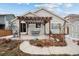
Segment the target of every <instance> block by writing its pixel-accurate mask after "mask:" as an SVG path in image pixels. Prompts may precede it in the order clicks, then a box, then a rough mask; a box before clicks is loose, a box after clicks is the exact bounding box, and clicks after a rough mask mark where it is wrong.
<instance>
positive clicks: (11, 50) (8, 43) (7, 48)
mask: <svg viewBox="0 0 79 59" xmlns="http://www.w3.org/2000/svg"><path fill="white" fill-rule="evenodd" d="M21 42H22V41H19V40H10V39H8V40H6V39H2V40H1V39H0V56H24V55H30V54H28V53H23V52H22V51H21V50H19V47H18V46H19V44H20V43H21Z"/></svg>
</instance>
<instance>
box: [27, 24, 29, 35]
mask: <svg viewBox="0 0 79 59" xmlns="http://www.w3.org/2000/svg"><path fill="white" fill-rule="evenodd" d="M28 28H29V24H28V23H27V35H28Z"/></svg>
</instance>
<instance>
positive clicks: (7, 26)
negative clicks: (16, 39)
mask: <svg viewBox="0 0 79 59" xmlns="http://www.w3.org/2000/svg"><path fill="white" fill-rule="evenodd" d="M14 18H15V16H14V15H5V16H4V20H5V29H9V26H10V24H9V22H10V21H11V20H12V19H14Z"/></svg>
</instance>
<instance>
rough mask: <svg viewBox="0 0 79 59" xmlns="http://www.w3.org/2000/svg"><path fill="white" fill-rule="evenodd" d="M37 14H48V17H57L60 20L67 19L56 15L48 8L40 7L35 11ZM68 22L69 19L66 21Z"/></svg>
mask: <svg viewBox="0 0 79 59" xmlns="http://www.w3.org/2000/svg"><path fill="white" fill-rule="evenodd" d="M34 13H35V14H36V15H38V16H40V17H41V16H44V17H45V16H48V17H52V18H57V19H58V20H60V21H62V20H63V21H66V20H65V19H63V18H62V17H60V16H59V15H56V14H55V13H53V12H51V11H49V10H47V9H45V8H41V9H39V10H37V11H35V12H34ZM66 22H67V21H66Z"/></svg>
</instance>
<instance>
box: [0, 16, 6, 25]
mask: <svg viewBox="0 0 79 59" xmlns="http://www.w3.org/2000/svg"><path fill="white" fill-rule="evenodd" d="M0 24H5V20H4V16H0Z"/></svg>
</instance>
